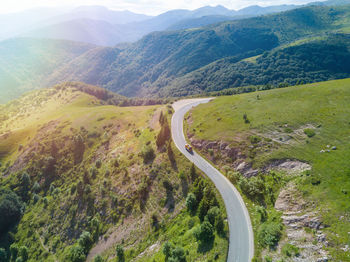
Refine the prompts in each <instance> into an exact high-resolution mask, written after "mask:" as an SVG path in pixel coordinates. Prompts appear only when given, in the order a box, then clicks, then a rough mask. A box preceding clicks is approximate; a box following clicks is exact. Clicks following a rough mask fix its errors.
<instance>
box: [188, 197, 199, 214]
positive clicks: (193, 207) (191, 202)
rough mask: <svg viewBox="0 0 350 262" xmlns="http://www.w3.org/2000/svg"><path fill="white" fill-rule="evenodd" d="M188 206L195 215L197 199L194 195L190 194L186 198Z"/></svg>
mask: <svg viewBox="0 0 350 262" xmlns="http://www.w3.org/2000/svg"><path fill="white" fill-rule="evenodd" d="M186 206H187V208H188V210H189V211H190V212H191V213H194V212H195V211H196V209H197V199H196V196H195V195H194V194H193V193H189V194H188V195H187V197H186Z"/></svg>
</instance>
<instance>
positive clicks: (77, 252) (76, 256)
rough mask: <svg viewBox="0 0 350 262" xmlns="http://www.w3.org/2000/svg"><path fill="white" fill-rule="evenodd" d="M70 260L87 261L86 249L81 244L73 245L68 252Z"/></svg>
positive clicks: (74, 261)
mask: <svg viewBox="0 0 350 262" xmlns="http://www.w3.org/2000/svg"><path fill="white" fill-rule="evenodd" d="M68 261H70V262H84V261H85V252H84V249H83V248H82V247H81V246H79V245H75V246H73V247H71V249H70V250H69V253H68Z"/></svg>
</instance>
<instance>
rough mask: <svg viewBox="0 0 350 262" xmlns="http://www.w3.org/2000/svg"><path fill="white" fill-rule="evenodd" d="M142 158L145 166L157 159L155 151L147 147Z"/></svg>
mask: <svg viewBox="0 0 350 262" xmlns="http://www.w3.org/2000/svg"><path fill="white" fill-rule="evenodd" d="M142 157H143V162H144V163H145V164H147V163H150V162H152V161H153V160H154V158H155V157H156V155H155V153H154V149H153V148H152V147H151V146H145V147H144V148H143V149H142Z"/></svg>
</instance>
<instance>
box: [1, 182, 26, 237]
mask: <svg viewBox="0 0 350 262" xmlns="http://www.w3.org/2000/svg"><path fill="white" fill-rule="evenodd" d="M22 212H23V203H22V201H21V200H20V198H19V197H18V196H17V195H16V194H15V193H14V192H12V191H11V190H8V189H1V190H0V214H1V216H0V232H6V231H8V230H9V228H10V227H11V226H12V225H14V224H15V223H17V222H18V221H19V219H20V217H21V216H22Z"/></svg>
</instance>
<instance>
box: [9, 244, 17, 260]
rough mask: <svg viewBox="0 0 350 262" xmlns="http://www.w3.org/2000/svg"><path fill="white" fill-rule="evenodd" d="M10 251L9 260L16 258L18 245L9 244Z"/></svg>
mask: <svg viewBox="0 0 350 262" xmlns="http://www.w3.org/2000/svg"><path fill="white" fill-rule="evenodd" d="M10 253H11V260H16V258H17V255H18V246H17V244H15V243H14V244H12V245H11V246H10Z"/></svg>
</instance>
